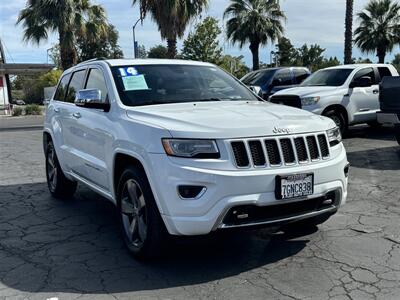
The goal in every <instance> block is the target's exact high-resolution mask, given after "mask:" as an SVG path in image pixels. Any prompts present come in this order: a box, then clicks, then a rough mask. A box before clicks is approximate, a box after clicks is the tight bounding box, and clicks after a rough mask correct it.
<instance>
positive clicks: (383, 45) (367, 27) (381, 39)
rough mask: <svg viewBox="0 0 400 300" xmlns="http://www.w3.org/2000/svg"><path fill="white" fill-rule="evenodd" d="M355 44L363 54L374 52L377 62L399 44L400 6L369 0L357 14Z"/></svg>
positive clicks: (388, 2)
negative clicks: (357, 25) (357, 24)
mask: <svg viewBox="0 0 400 300" xmlns="http://www.w3.org/2000/svg"><path fill="white" fill-rule="evenodd" d="M358 19H359V21H360V25H359V27H358V28H357V29H356V30H355V32H354V34H355V43H356V45H357V46H358V47H359V48H360V49H361V51H362V52H364V53H374V52H376V54H377V56H378V59H379V62H380V63H384V62H385V56H386V54H387V53H388V52H391V51H392V50H393V48H394V46H395V45H397V44H400V4H399V3H397V2H394V1H393V0H371V1H370V2H369V3H368V4H367V6H366V7H365V9H364V10H363V11H362V12H360V13H359V14H358Z"/></svg>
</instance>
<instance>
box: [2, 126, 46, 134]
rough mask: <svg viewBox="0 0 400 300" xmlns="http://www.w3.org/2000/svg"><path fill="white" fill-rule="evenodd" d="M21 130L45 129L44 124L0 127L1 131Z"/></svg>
mask: <svg viewBox="0 0 400 300" xmlns="http://www.w3.org/2000/svg"><path fill="white" fill-rule="evenodd" d="M19 130H43V125H32V126H16V127H4V128H0V132H2V131H19Z"/></svg>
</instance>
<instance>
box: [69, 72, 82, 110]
mask: <svg viewBox="0 0 400 300" xmlns="http://www.w3.org/2000/svg"><path fill="white" fill-rule="evenodd" d="M84 79H85V70H82V71H77V72H75V73H74V74H72V78H71V81H70V83H69V85H68V91H67V96H66V97H65V101H66V102H70V103H73V102H74V101H75V95H76V93H77V92H78V91H79V90H81V89H83V81H84Z"/></svg>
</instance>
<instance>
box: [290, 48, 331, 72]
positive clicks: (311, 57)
mask: <svg viewBox="0 0 400 300" xmlns="http://www.w3.org/2000/svg"><path fill="white" fill-rule="evenodd" d="M324 52H325V49H323V48H321V46H319V45H317V44H315V45H311V46H308V45H307V44H304V45H303V46H302V47H300V48H298V49H297V64H298V65H302V66H305V67H308V68H309V69H310V70H311V71H315V70H318V69H319V68H320V66H321V65H322V64H323V62H324V56H323V53H324Z"/></svg>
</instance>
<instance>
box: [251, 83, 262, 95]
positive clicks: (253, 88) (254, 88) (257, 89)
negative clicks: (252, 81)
mask: <svg viewBox="0 0 400 300" xmlns="http://www.w3.org/2000/svg"><path fill="white" fill-rule="evenodd" d="M249 89H250V90H251V91H252V92H253V93H254V94H256V95H257V96H260V97H261V96H262V90H261V87H259V86H256V85H252V86H249Z"/></svg>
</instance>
